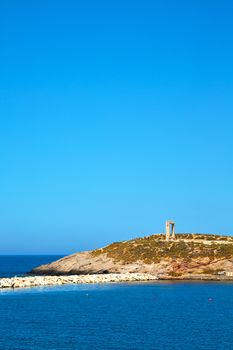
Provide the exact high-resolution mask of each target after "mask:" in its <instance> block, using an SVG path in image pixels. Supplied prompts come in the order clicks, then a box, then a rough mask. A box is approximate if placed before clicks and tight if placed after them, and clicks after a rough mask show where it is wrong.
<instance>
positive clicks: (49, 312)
mask: <svg viewBox="0 0 233 350" xmlns="http://www.w3.org/2000/svg"><path fill="white" fill-rule="evenodd" d="M55 258H56V257H55ZM11 259H13V260H11ZM15 259H16V260H15ZM53 259H54V257H51V256H50V257H49V256H43V257H42V256H40V257H22V258H20V257H17V258H15V257H1V258H0V262H1V274H2V275H7V274H9V275H10V274H11V275H12V274H15V273H25V272H26V271H28V267H30V268H29V270H30V269H31V268H32V267H33V265H34V263H35V262H36V265H37V262H38V261H40V263H45V262H48V261H51V260H53ZM15 261H17V266H14V262H15ZM4 266H5V271H4ZM9 266H10V267H9ZM23 270H24V271H23ZM0 349H4V350H7V349H9V350H13V349H17V350H18V349H25V350H26V349H41V350H42V349H54V350H55V349H77V350H84V349H85V350H89V349H90V350H92V349H93V350H94V349H96V350H102V349H119V350H121V349H125V350H127V349H132V350H143V349H151V350H156V349H159V350H160V349H161V350H166V349H174V350H176V349H177V350H182V349H188V350H191V349H203V350H213V349H216V350H221V349H233V284H232V283H217V282H208V283H207V282H163V281H158V282H153V283H127V284H126V283H122V284H104V285H85V284H84V285H77V286H73V285H72V286H67V285H65V286H58V287H43V288H41V287H40V288H28V289H16V290H2V291H1V292H0Z"/></svg>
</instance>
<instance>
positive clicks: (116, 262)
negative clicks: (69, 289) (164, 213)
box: [31, 234, 233, 279]
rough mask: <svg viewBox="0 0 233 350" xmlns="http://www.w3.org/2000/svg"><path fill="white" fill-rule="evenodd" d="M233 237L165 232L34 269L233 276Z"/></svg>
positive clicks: (174, 276) (39, 271) (36, 271)
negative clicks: (167, 235) (171, 235)
mask: <svg viewBox="0 0 233 350" xmlns="http://www.w3.org/2000/svg"><path fill="white" fill-rule="evenodd" d="M232 272H233V237H230V236H219V235H211V234H177V235H176V239H175V240H170V241H169V242H167V241H166V240H165V236H164V235H163V234H155V235H150V236H146V237H143V238H137V239H133V240H129V241H123V242H116V243H112V244H110V245H108V246H106V247H104V248H100V249H97V250H93V251H86V252H80V253H76V254H72V255H69V256H66V257H64V258H62V259H59V260H57V261H55V262H52V263H50V264H47V265H42V266H39V267H36V268H34V269H33V270H32V271H31V273H33V274H36V275H86V274H108V273H149V274H152V275H156V276H158V277H159V278H161V279H183V278H187V279H219V278H226V279H232V278H233V276H232V275H233V273H232Z"/></svg>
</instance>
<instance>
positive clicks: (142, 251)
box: [92, 234, 233, 264]
mask: <svg viewBox="0 0 233 350" xmlns="http://www.w3.org/2000/svg"><path fill="white" fill-rule="evenodd" d="M200 241H202V242H200ZM210 241H211V242H210ZM204 242H209V243H210V244H205V243H204ZM221 242H222V244H221ZM226 243H229V244H226ZM92 254H93V256H98V255H101V254H107V256H108V257H110V258H112V259H113V260H114V261H118V262H122V263H124V264H129V263H134V262H136V261H143V262H144V263H147V264H151V263H159V262H160V261H162V260H176V259H181V260H183V261H186V262H189V261H191V260H193V259H197V258H205V257H208V258H209V259H210V261H213V260H215V259H224V258H225V259H229V258H232V257H233V238H232V237H228V236H218V235H207V234H177V235H176V240H175V241H170V242H166V241H165V237H164V235H162V234H160V235H151V236H147V237H144V238H137V239H133V240H130V241H124V242H116V243H112V244H110V245H109V246H107V247H104V248H101V249H97V250H94V251H93V252H92Z"/></svg>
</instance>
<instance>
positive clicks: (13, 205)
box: [0, 0, 233, 254]
mask: <svg viewBox="0 0 233 350" xmlns="http://www.w3.org/2000/svg"><path fill="white" fill-rule="evenodd" d="M232 17H233V4H232V1H230V0H229V1H225V0H222V1H215V0H211V1H208V0H205V1H203V0H193V1H185V0H183V1H179V0H176V1H173V0H170V1H164V0H158V1H156V0H155V1H152V0H151V1H148V0H143V1H142V0H141V1H137V0H134V1H133V0H132V1H129V0H124V1H123V0H117V1H115V0H111V1H109V0H106V1H103V0H99V1H98V0H95V1H94V0H93V1H90V0H82V1H79V0H73V1H71V0H63V1H59V0H54V1H49V0H48V1H44V0H40V1H29V0H28V1H24V0H22V1H18V0H17V1H16V0H15V1H12V0H7V1H3V0H0V52H1V54H0V67H1V68H0V152H1V153H0V160H1V161H0V188H1V191H0V233H1V244H0V254H14V253H19V254H20V253H22V254H23V253H71V252H75V251H78V250H82V249H91V248H95V247H97V246H98V247H99V246H102V245H105V244H107V243H109V242H111V241H119V240H122V239H129V238H133V237H137V236H141V235H148V234H150V233H156V232H161V231H163V230H164V222H165V220H166V219H168V218H169V219H173V220H175V221H176V222H177V231H179V232H209V233H224V234H232V233H233V220H232V212H233V185H232V179H233V157H232V149H233V137H232V133H233V64H232V62H233V43H232V41H233V39H232V38H233V21H232Z"/></svg>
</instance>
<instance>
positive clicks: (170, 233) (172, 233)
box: [166, 220, 176, 241]
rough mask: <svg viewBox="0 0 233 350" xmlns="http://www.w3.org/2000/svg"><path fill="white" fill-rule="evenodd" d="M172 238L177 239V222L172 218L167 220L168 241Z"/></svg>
mask: <svg viewBox="0 0 233 350" xmlns="http://www.w3.org/2000/svg"><path fill="white" fill-rule="evenodd" d="M170 238H171V239H175V238H176V237H175V222H174V221H172V220H167V221H166V241H170Z"/></svg>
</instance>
